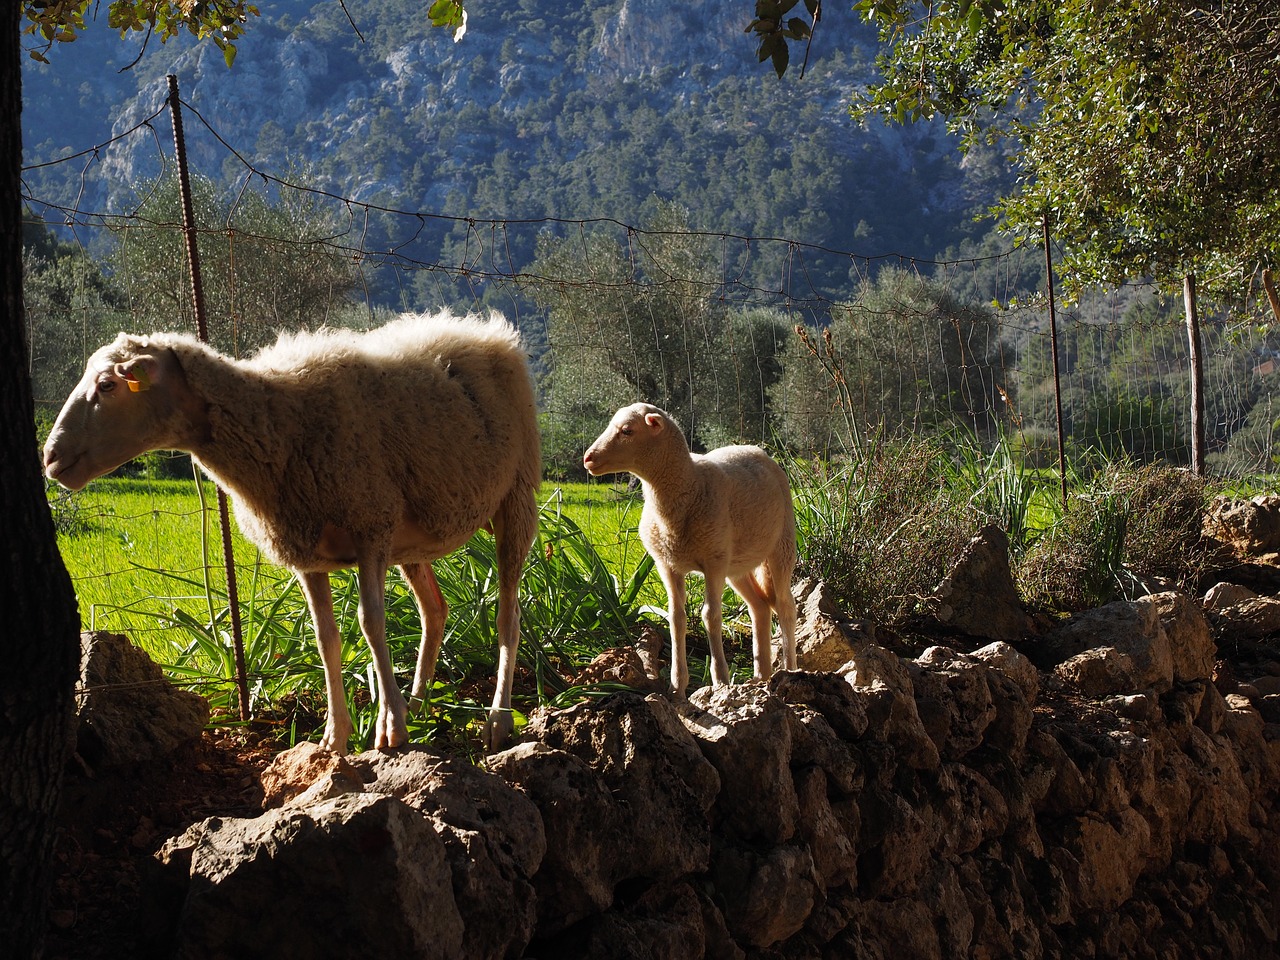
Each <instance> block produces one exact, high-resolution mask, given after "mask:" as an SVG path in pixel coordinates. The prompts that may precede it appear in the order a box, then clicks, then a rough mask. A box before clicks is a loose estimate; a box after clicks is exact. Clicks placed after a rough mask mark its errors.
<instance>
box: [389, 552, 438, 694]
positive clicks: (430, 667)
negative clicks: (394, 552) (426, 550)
mask: <svg viewBox="0 0 1280 960" xmlns="http://www.w3.org/2000/svg"><path fill="white" fill-rule="evenodd" d="M400 572H401V573H403V574H404V578H405V580H406V581H408V583H409V589H410V590H412V591H413V596H414V599H415V600H416V601H417V603H418V615H419V616H420V617H421V618H422V646H421V647H419V648H418V669H417V670H416V671H414V674H413V689H412V691H411V692H410V694H409V710H410V711H411V712H414V713H416V712H417V711H419V710H421V709H422V706H423V704H424V703H426V704H427V706H428V708H429V707H430V702H431V681H432V680H433V679H434V677H435V674H436V660H437V658H439V656H440V647H441V645H443V643H444V621H445V617H447V616H448V615H449V604H448V603H447V602H446V601H445V599H444V595H443V594H442V593H441V592H440V585H439V584H438V583H436V575H435V571H434V570H432V569H431V564H429V563H406V564H402V565H401V567H400Z"/></svg>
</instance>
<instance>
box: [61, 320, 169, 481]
mask: <svg viewBox="0 0 1280 960" xmlns="http://www.w3.org/2000/svg"><path fill="white" fill-rule="evenodd" d="M138 346H142V347H144V348H145V341H140V340H138V339H137V338H133V337H125V336H124V335H123V334H122V335H121V337H120V338H119V339H117V340H116V341H115V342H114V343H111V344H108V345H107V346H105V347H103V348H102V349H100V350H99V351H98V352H97V353H95V354H94V355H93V356H92V357H90V358H89V363H88V365H87V366H86V368H85V373H84V376H83V377H82V378H81V379H80V383H79V384H78V385H77V386H76V388H75V390H73V391H72V392H71V396H69V397H68V398H67V402H66V403H65V404H64V405H63V407H62V412H61V413H59V414H58V419H57V422H55V423H54V425H53V430H52V431H51V432H50V433H49V439H48V440H47V441H46V442H45V445H44V472H45V476H47V477H48V478H49V479H50V480H56V481H57V482H58V483H60V484H62V485H63V486H64V487H67V488H68V489H70V490H79V489H81V488H82V487H83V486H84V485H85V484H87V483H88V482H89V481H90V480H93V479H94V478H96V477H100V476H102V475H103V474H104V473H110V472H111V471H112V470H114V469H115V468H116V467H118V466H120V465H121V464H122V463H126V462H127V461H129V460H132V459H133V458H134V457H136V456H138V455H139V454H142V453H146V452H147V451H148V450H155V449H159V448H161V447H162V446H163V444H162V443H161V442H158V441H159V437H158V435H157V434H158V430H157V421H158V417H157V414H156V409H157V406H158V404H157V402H156V400H155V395H154V393H153V389H154V388H156V387H157V386H158V385H159V386H160V387H161V389H163V382H162V381H163V379H164V378H163V375H162V373H161V366H160V364H159V363H158V361H157V360H156V358H155V357H153V356H150V355H145V354H144V355H126V354H125V351H126V350H127V349H128V348H129V347H135V348H136V347H138ZM122 357H123V359H122ZM156 392H159V391H156Z"/></svg>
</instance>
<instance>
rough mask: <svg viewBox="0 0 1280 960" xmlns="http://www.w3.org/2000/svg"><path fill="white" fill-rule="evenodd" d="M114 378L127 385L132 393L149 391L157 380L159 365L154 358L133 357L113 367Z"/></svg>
mask: <svg viewBox="0 0 1280 960" xmlns="http://www.w3.org/2000/svg"><path fill="white" fill-rule="evenodd" d="M115 372H116V376H118V377H120V378H121V379H122V380H124V382H125V383H127V384H128V385H129V389H130V390H131V391H133V392H134V393H141V392H142V391H144V390H150V389H151V384H152V383H153V382H154V381H155V380H157V379H158V377H159V374H160V364H159V362H158V361H157V360H156V358H155V357H150V356H141V357H134V358H133V359H132V360H127V361H125V362H124V363H117V364H116V366H115Z"/></svg>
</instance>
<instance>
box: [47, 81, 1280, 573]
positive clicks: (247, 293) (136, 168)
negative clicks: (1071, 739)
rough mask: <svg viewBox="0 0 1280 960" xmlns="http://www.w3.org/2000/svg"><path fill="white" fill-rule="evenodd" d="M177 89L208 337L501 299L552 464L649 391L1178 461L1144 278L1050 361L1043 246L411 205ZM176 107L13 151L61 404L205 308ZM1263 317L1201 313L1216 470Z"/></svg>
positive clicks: (1064, 341) (820, 445)
mask: <svg viewBox="0 0 1280 960" xmlns="http://www.w3.org/2000/svg"><path fill="white" fill-rule="evenodd" d="M183 110H184V115H185V117H186V121H187V123H186V126H187V137H188V142H189V143H190V144H191V149H190V156H191V158H192V163H193V165H194V167H195V173H194V176H195V219H196V223H197V232H198V236H199V244H200V251H201V259H202V262H203V277H204V284H205V287H206V293H205V297H206V303H207V309H208V324H209V330H210V337H211V339H212V341H213V343H214V344H215V346H217V347H219V348H220V349H222V350H224V351H225V352H227V353H229V354H232V355H237V356H244V355H248V354H250V353H252V352H253V351H254V350H256V349H257V348H258V347H260V346H262V345H264V344H267V343H270V342H272V341H274V339H275V337H276V336H277V334H278V333H279V332H281V331H284V330H296V329H305V328H314V327H317V326H321V325H325V324H329V325H346V326H356V327H368V326H372V325H376V324H377V323H379V322H381V321H382V320H384V319H386V318H387V317H388V316H390V315H391V314H392V313H394V312H397V311H405V310H411V311H420V310H432V309H435V308H438V307H442V306H448V307H450V308H453V309H455V310H457V309H461V310H479V311H487V310H499V311H501V312H503V313H504V314H505V315H506V316H507V317H508V318H509V319H511V320H512V321H513V322H514V323H515V324H516V325H517V326H519V327H520V328H521V330H522V332H523V333H524V335H525V337H526V340H527V341H528V343H529V345H530V347H531V351H532V355H533V359H534V364H535V371H536V374H537V377H538V382H539V389H540V397H539V399H540V408H541V412H542V418H543V430H544V448H545V454H546V457H545V459H546V472H547V475H548V476H549V477H550V478H553V479H566V480H568V479H579V478H583V475H582V474H581V469H580V456H581V452H582V450H583V449H584V448H585V447H586V445H587V444H588V443H589V442H590V441H591V440H592V439H593V438H594V436H595V435H596V434H597V433H598V432H599V431H600V429H601V428H602V427H603V425H604V423H605V422H607V419H608V416H609V414H610V413H611V412H612V410H613V409H614V408H616V407H617V406H618V405H620V404H622V403H629V402H632V401H635V400H647V401H650V402H654V403H657V404H659V405H660V406H663V407H665V408H667V409H668V410H670V412H672V413H673V414H674V415H675V416H676V417H677V419H679V420H680V421H681V422H682V423H683V425H684V426H685V428H686V432H687V433H688V435H689V436H690V438H691V440H692V441H693V442H694V443H695V444H696V445H698V446H702V447H713V446H717V445H720V444H723V443H729V442H738V441H748V442H761V443H765V444H766V445H769V446H770V447H771V448H773V449H777V450H785V451H786V452H787V453H788V454H789V455H791V456H795V457H799V458H830V457H841V456H848V455H850V454H851V453H853V452H854V450H855V449H856V445H857V443H858V441H859V437H860V436H862V435H863V434H865V433H867V432H874V431H880V432H884V433H889V434H907V433H910V434H917V435H918V434H922V433H925V434H934V435H939V436H945V435H950V434H953V433H956V432H961V433H963V434H965V435H966V436H970V437H974V438H977V439H978V440H979V441H980V442H992V441H994V439H995V438H997V437H999V438H1003V439H1004V440H1007V441H1008V442H1010V444H1011V445H1012V446H1013V447H1014V448H1015V449H1016V450H1018V451H1019V452H1020V453H1021V454H1022V455H1023V456H1024V457H1025V458H1026V460H1027V461H1028V462H1029V463H1031V464H1033V465H1034V466H1037V467H1044V468H1048V469H1053V468H1056V467H1057V465H1058V464H1057V457H1058V443H1059V438H1060V437H1061V440H1062V444H1063V446H1064V448H1065V450H1066V452H1067V455H1068V461H1074V460H1078V459H1079V458H1082V457H1084V456H1085V455H1086V453H1089V454H1095V455H1101V456H1103V457H1107V458H1111V459H1125V458H1131V459H1135V460H1138V461H1141V462H1151V461H1163V462H1168V463H1171V464H1177V465H1181V464H1186V463H1188V461H1189V457H1190V444H1191V437H1192V426H1191V422H1190V409H1191V402H1190V394H1191V373H1190V366H1189V359H1188V341H1187V333H1186V328H1185V325H1184V321H1183V318H1182V313H1181V310H1180V303H1179V302H1177V301H1171V300H1170V299H1169V298H1168V297H1167V296H1165V295H1163V294H1162V293H1161V291H1159V290H1157V289H1156V288H1154V287H1152V286H1150V285H1146V284H1136V283H1135V284H1126V285H1122V286H1119V287H1116V288H1113V289H1106V290H1103V289H1090V290H1086V291H1083V292H1081V293H1080V294H1079V295H1078V296H1077V297H1076V298H1075V299H1074V300H1073V301H1071V302H1069V303H1066V304H1059V305H1058V310H1057V314H1056V319H1057V330H1056V334H1057V360H1058V367H1059V377H1058V379H1057V380H1056V381H1055V377H1054V366H1055V365H1054V362H1053V361H1054V351H1053V344H1052V340H1051V330H1050V322H1049V311H1048V310H1047V303H1046V298H1045V294H1044V292H1043V291H1044V287H1045V282H1044V281H1045V265H1044V258H1043V254H1042V252H1041V251H1039V250H1035V249H1028V248H1020V247H1010V248H1008V249H1004V250H1000V251H997V252H994V253H990V254H984V255H981V256H972V257H965V258H957V259H954V260H948V261H939V260H937V259H933V258H914V257H910V256H906V255H901V254H897V253H895V254H892V255H885V254H869V253H863V252H853V251H847V250H836V249H831V248H828V247H821V246H816V245H812V244H808V243H806V242H804V241H803V240H802V239H788V238H779V237H750V236H739V235H733V234H728V233H710V232H702V231H698V230H695V229H691V228H690V226H689V224H688V222H687V214H686V213H685V212H684V211H682V210H681V209H680V208H679V206H678V205H676V204H664V205H661V207H660V210H659V213H658V214H657V215H656V216H655V217H654V218H653V220H652V222H649V223H646V224H644V225H639V226H638V225H633V224H627V223H623V222H620V221H617V220H613V219H609V218H597V219H577V220H570V219H563V220H561V219H545V218H544V219H536V220H520V219H501V220H499V219H476V218H470V217H457V216H446V215H442V214H439V213H430V212H423V211H414V210H405V209H399V208H396V207H394V206H391V205H386V204H384V203H381V202H380V201H379V193H378V190H377V188H376V183H377V179H378V174H377V171H371V173H370V184H372V185H369V186H366V185H362V186H359V187H358V188H354V189H352V188H348V189H343V188H342V187H341V186H337V185H333V184H328V183H324V182H321V181H319V180H317V179H314V178H310V177H308V176H307V174H306V172H305V171H287V172H282V171H271V170H264V169H261V168H259V167H257V166H254V165H253V164H251V163H249V162H248V161H246V160H245V159H244V156H243V155H242V153H241V152H239V151H237V149H236V148H235V146H234V144H233V143H232V142H230V140H229V139H228V138H227V137H226V136H224V135H223V134H222V133H220V132H219V130H218V129H217V127H216V126H215V125H214V124H213V123H212V122H210V121H209V120H208V119H207V118H206V117H204V116H202V115H201V114H200V113H199V112H198V111H197V110H195V109H193V108H192V107H191V106H190V105H189V104H185V103H184V104H183ZM170 123H171V120H170V117H169V116H168V106H167V105H166V104H164V103H162V104H160V105H159V106H158V107H157V109H156V110H155V111H154V112H153V113H151V114H150V115H148V116H145V117H143V118H141V119H140V120H139V121H138V122H136V123H134V124H133V125H132V126H131V127H129V128H128V129H126V130H123V131H121V132H120V133H119V134H118V135H117V136H115V137H114V138H113V139H112V140H111V141H110V142H109V143H106V144H101V145H95V146H93V147H91V148H88V149H86V150H84V151H81V152H79V153H76V154H74V155H71V156H67V157H65V158H63V159H61V160H58V161H54V162H53V163H50V164H43V165H40V166H34V167H30V168H27V169H26V170H24V184H25V201H26V204H27V206H28V209H29V210H30V211H31V214H32V223H33V225H41V224H43V225H46V226H48V227H49V228H51V229H52V231H53V233H52V236H54V237H56V238H57V239H56V241H55V240H48V239H46V241H45V247H44V249H43V250H41V249H36V250H35V251H34V252H32V253H31V254H29V262H28V291H27V296H28V318H27V322H28V338H29V343H30V347H31V356H32V371H31V372H32V379H33V383H34V386H35V393H36V401H37V407H38V410H39V412H40V415H41V416H42V417H43V418H44V419H46V420H51V419H52V417H53V415H54V414H55V413H56V410H57V407H58V406H59V405H60V403H61V401H62V399H63V398H64V397H65V395H66V393H67V391H68V390H69V389H70V387H71V386H72V385H73V384H74V382H75V380H76V379H77V378H78V376H79V373H80V371H81V369H82V366H83V363H84V361H85V359H87V357H88V355H89V354H91V353H92V352H93V351H94V350H95V349H96V348H97V347H98V346H100V345H101V344H102V343H103V342H106V340H108V339H110V338H111V337H112V336H114V334H115V333H116V332H117V331H118V330H127V331H131V332H138V333H144V332H149V331H150V330H153V329H161V328H163V329H176V330H186V331H192V330H194V328H195V321H194V317H193V314H192V306H191V303H190V295H189V285H188V281H187V280H186V274H185V270H186V264H185V253H184V252H183V229H182V218H181V212H180V208H179V204H178V198H177V194H176V191H175V189H174V181H175V167H174V160H173V157H172V155H171V146H170V144H171V140H170V139H169V129H170V128H169V124H170ZM68 170H70V171H73V174H72V175H70V176H68V175H67V174H66V171H68ZM124 170H127V171H129V172H130V175H131V176H133V177H135V178H138V177H141V178H142V179H140V180H138V181H137V183H136V184H135V191H134V193H133V194H132V199H131V200H130V201H129V202H128V203H127V204H121V203H120V202H119V201H116V203H117V205H118V206H119V208H118V209H105V208H98V209H94V208H91V207H89V206H87V205H86V204H85V202H84V200H85V198H86V197H92V196H101V195H104V194H103V191H102V189H101V187H102V186H103V184H106V183H109V182H111V181H112V180H113V179H116V178H119V177H120V176H121V173H120V171H124ZM226 184H230V186H229V187H228V186H224V185H226ZM112 195H113V196H117V197H119V196H123V195H125V194H124V193H123V192H121V191H119V190H117V191H115V192H114V193H112ZM102 206H103V207H106V204H105V203H104V204H103V205H102ZM94 264H99V265H103V266H102V268H101V269H100V270H95V269H94V268H93V266H92V265H94ZM1267 319H1268V318H1267V317H1266V315H1265V314H1264V313H1263V312H1262V309H1261V307H1260V306H1258V305H1257V304H1250V303H1246V302H1243V301H1242V302H1241V303H1240V304H1235V305H1231V308H1230V309H1226V308H1224V309H1222V310H1220V311H1215V312H1212V313H1207V315H1206V317H1205V322H1204V326H1203V339H1204V345H1203V350H1204V373H1203V383H1202V390H1203V394H1204V396H1205V397H1206V418H1205V424H1206V434H1207V437H1206V440H1207V452H1208V458H1207V464H1208V467H1209V470H1210V471H1211V472H1213V473H1216V474H1220V475H1231V476H1238V475H1256V474H1270V473H1271V472H1272V471H1273V470H1274V469H1275V466H1274V464H1275V456H1276V452H1277V451H1276V447H1275V430H1276V426H1277V421H1278V418H1280V407H1278V405H1277V391H1276V388H1275V385H1276V382H1277V376H1278V375H1280V371H1278V369H1277V368H1278V365H1280V343H1278V342H1277V337H1276V335H1275V333H1274V328H1273V325H1271V324H1269V323H1268V322H1265V321H1266V320H1267ZM1059 408H1060V409H1061V417H1060V418H1059V413H1058V410H1059ZM172 462H173V458H165V457H163V456H160V455H153V457H152V458H151V459H150V460H148V461H147V462H146V463H145V464H144V465H143V467H142V469H143V470H144V472H145V471H149V472H151V473H152V474H154V475H155V476H165V475H169V474H172V473H174V470H173V469H172V467H171V464H172ZM145 512H146V510H145V508H143V509H142V511H141V513H142V514H145ZM137 519H138V517H136V516H135V517H134V520H135V521H136V520H137ZM178 569H179V570H180V571H181V575H184V576H186V575H190V576H191V577H192V579H199V577H198V576H197V571H198V569H199V568H197V567H179V568H178ZM109 574H110V571H108V570H104V571H103V572H102V573H101V574H100V575H101V576H104V577H105V576H108V575H109Z"/></svg>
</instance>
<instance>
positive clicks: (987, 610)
mask: <svg viewBox="0 0 1280 960" xmlns="http://www.w3.org/2000/svg"><path fill="white" fill-rule="evenodd" d="M932 600H933V604H932V608H933V612H934V615H935V616H936V617H937V618H938V619H939V620H940V621H942V622H943V623H945V624H948V625H949V626H952V627H955V628H956V629H957V630H960V631H962V632H964V633H966V634H968V635H969V636H971V637H986V638H987V639H988V640H1020V639H1022V638H1023V637H1025V636H1026V635H1027V634H1028V633H1029V632H1030V631H1031V618H1030V617H1028V616H1027V612H1026V611H1025V610H1024V609H1023V607H1022V601H1021V599H1020V598H1019V596H1018V588H1017V586H1016V585H1015V584H1014V582H1013V573H1012V571H1011V570H1010V567H1009V537H1008V536H1007V535H1006V534H1005V532H1004V531H1003V530H1001V529H1000V528H999V527H997V526H995V525H994V524H989V525H988V526H985V527H983V528H982V529H981V530H980V531H978V535H977V536H976V537H974V538H973V539H972V540H970V541H969V543H968V544H967V545H966V546H965V548H964V550H963V551H962V552H961V554H960V558H959V559H958V560H957V561H956V563H955V565H954V566H953V567H952V568H951V571H950V572H949V573H948V574H947V576H946V578H945V579H944V580H943V581H942V582H941V583H940V584H938V586H937V587H936V588H935V589H934V591H933V597H932Z"/></svg>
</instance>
